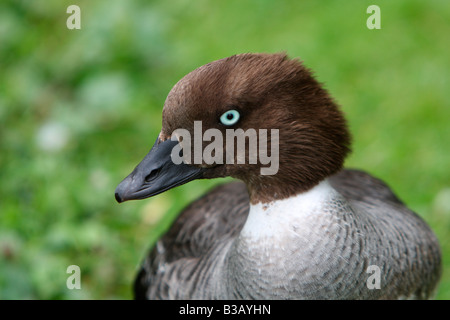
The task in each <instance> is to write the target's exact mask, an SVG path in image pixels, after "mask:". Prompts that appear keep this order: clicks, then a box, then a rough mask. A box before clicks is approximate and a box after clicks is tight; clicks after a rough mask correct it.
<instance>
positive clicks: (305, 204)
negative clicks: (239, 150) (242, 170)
mask: <svg viewBox="0 0 450 320" xmlns="http://www.w3.org/2000/svg"><path fill="white" fill-rule="evenodd" d="M336 196H338V193H337V191H336V190H335V189H333V187H331V185H330V184H329V182H328V180H324V181H322V182H320V183H319V184H318V185H317V186H315V187H314V188H312V189H311V190H308V191H306V192H304V193H301V194H298V195H296V196H293V197H290V198H287V199H283V200H277V201H273V202H271V203H268V204H261V203H258V204H256V205H251V206H250V211H249V215H248V218H247V221H246V223H245V225H244V228H243V229H242V231H241V237H244V238H247V239H249V240H250V239H251V240H253V241H258V240H269V239H274V238H279V237H281V236H283V235H285V234H286V232H288V231H289V230H292V229H293V228H294V229H302V228H308V227H309V226H308V224H307V223H306V222H307V221H309V220H311V219H308V218H311V215H319V214H320V213H322V211H323V210H322V209H323V206H324V205H325V203H326V202H328V201H329V200H331V199H332V198H334V197H336ZM305 223H306V224H305ZM299 231H301V230H299Z"/></svg>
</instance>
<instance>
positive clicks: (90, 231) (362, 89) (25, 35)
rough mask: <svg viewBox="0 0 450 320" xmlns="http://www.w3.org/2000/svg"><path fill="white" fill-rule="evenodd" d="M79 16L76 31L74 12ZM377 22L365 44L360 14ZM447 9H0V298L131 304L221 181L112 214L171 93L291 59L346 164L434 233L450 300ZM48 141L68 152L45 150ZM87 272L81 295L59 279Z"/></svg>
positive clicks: (39, 0) (10, 5) (202, 0)
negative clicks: (345, 138) (154, 253)
mask: <svg viewBox="0 0 450 320" xmlns="http://www.w3.org/2000/svg"><path fill="white" fill-rule="evenodd" d="M71 4H77V5H79V6H80V8H81V19H82V21H81V26H82V29H81V30H68V29H67V28H66V19H67V18H68V16H69V15H68V14H67V13H66V8H67V7H68V6H69V5H71ZM370 4H377V5H379V6H380V8H381V27H382V28H381V29H380V30H369V29H368V28H367V27H366V20H367V18H368V17H369V15H368V14H367V13H366V9H367V7H368V6H369V5H370ZM449 35H450V3H449V2H448V1H446V0H442V1H437V0H428V1H422V0H396V1H388V0H377V1H356V0H353V1H336V0H334V1H268V0H250V1H242V0H229V1H206V0H197V1H188V0H172V1H147V0H141V1H137V0H134V1H131V0H119V1H106V0H97V1H87V0H70V1H66V0H64V1H62V0H34V1H19V0H14V1H13V0H11V1H9V0H7V1H2V2H1V3H0V299H128V298H131V283H132V281H133V278H134V275H135V272H136V270H137V267H138V265H139V263H140V261H141V259H142V258H143V257H144V255H145V253H146V251H147V250H148V248H149V247H150V245H151V243H152V242H153V241H155V239H157V237H158V236H159V234H160V233H161V232H162V231H163V230H165V229H166V228H167V227H168V226H169V225H170V222H171V221H172V219H173V218H174V217H175V216H176V214H177V212H178V211H179V210H180V209H181V208H183V207H184V206H185V205H186V204H187V203H188V202H189V201H191V200H192V199H194V198H195V197H197V196H199V195H201V194H202V193H203V192H205V191H206V190H207V189H208V188H210V187H211V186H212V185H213V184H216V183H220V182H223V180H217V181H194V182H191V183H189V184H188V185H185V186H182V187H179V188H177V189H174V190H171V191H169V192H167V193H164V194H161V195H159V196H157V197H155V198H152V199H148V200H145V201H135V202H128V203H125V204H121V205H118V204H117V203H116V202H115V200H114V189H115V187H116V185H117V184H118V183H119V182H120V181H121V180H122V179H123V178H124V177H125V176H126V175H127V174H128V173H129V172H130V171H131V170H132V169H133V168H134V166H135V165H136V164H137V163H138V162H139V161H140V160H141V158H142V157H143V156H144V155H145V154H146V153H147V151H148V150H149V149H150V147H151V146H152V144H153V142H154V140H155V138H156V136H157V134H158V133H159V131H160V126H161V109H162V105H163V103H164V100H165V97H166V96H167V93H168V92H169V90H170V89H171V87H172V86H173V85H174V84H175V83H176V82H177V81H178V80H179V79H180V78H181V77H182V76H183V75H185V74H186V73H188V72H189V71H191V70H193V69H194V68H196V67H198V66H200V65H203V64H205V63H207V62H210V61H212V60H216V59H220V58H223V57H227V56H230V55H233V54H236V53H243V52H279V51H286V52H287V53H288V54H289V56H291V57H300V58H301V59H302V60H303V61H305V64H306V65H307V66H308V67H310V68H312V69H313V70H315V72H316V75H317V77H318V79H319V80H320V81H321V82H323V83H324V84H325V86H326V87H327V88H328V89H329V90H330V92H331V94H332V95H333V96H334V97H335V98H336V100H337V101H338V102H339V104H340V105H341V106H342V109H343V110H344V112H345V113H346V116H347V118H348V121H349V125H350V128H351V131H352V133H353V140H354V144H353V153H352V155H351V156H350V157H349V159H348V160H347V163H346V165H347V166H349V167H356V168H361V169H364V170H367V171H369V172H371V173H372V174H374V175H376V176H378V177H380V178H382V179H383V180H385V181H387V182H388V184H389V185H390V186H391V187H392V188H393V189H394V190H395V191H396V192H397V193H398V195H399V196H400V197H401V198H402V199H403V200H404V201H405V202H406V203H408V205H409V206H410V207H411V208H412V209H413V210H415V211H416V212H418V213H419V214H420V215H421V216H422V217H423V218H424V219H425V220H426V221H427V222H428V223H429V224H430V225H431V227H432V228H433V229H434V230H435V232H436V234H437V235H438V237H439V239H440V242H441V245H442V251H443V257H444V266H443V276H442V281H441V284H440V287H439V290H438V293H437V298H438V299H450V242H449V240H450V169H449V164H450V152H449V148H450V121H449V120H450V105H449V104H450V98H449V94H450V90H449V89H450V81H449V71H450V58H449V55H450V54H449V49H450V38H449ZM45 128H57V130H56V135H57V137H59V138H61V139H62V140H61V141H62V142H61V145H60V146H59V147H54V148H50V147H49V146H48V143H49V142H48V138H47V140H46V139H44V138H42V133H43V132H45ZM72 264H75V265H78V266H80V268H81V290H68V289H67V287H66V279H67V277H68V276H69V275H68V274H67V273H66V269H67V267H68V266H69V265H72Z"/></svg>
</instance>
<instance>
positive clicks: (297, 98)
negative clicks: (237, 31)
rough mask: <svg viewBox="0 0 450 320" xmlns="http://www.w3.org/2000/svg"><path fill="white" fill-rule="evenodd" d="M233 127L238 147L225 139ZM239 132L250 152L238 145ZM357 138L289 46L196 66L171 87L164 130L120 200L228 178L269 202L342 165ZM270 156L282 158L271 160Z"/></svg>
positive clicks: (118, 192) (121, 190) (127, 181)
mask: <svg viewBox="0 0 450 320" xmlns="http://www.w3.org/2000/svg"><path fill="white" fill-rule="evenodd" d="M230 132H234V133H235V137H236V140H234V141H236V143H235V144H234V145H233V144H232V143H230V144H229V145H227V143H228V141H229V140H228V139H227V138H229V137H231V134H230ZM236 133H238V134H236ZM239 133H240V134H241V135H240V137H238V136H239ZM264 133H265V135H264ZM227 134H229V135H228V136H227ZM253 134H256V138H254V137H253V136H252V135H253ZM221 137H222V138H221ZM241 138H243V140H241V142H244V143H243V144H242V145H243V146H244V150H238V149H239V144H238V143H237V142H238V140H239V139H241ZM253 138H254V139H253ZM233 139H234V138H233ZM220 140H222V141H220ZM213 145H214V146H213ZM242 145H241V146H242ZM349 145H350V136H349V133H348V130H347V126H346V122H345V119H344V117H343V115H342V113H341V111H340V110H339V108H338V107H337V105H336V104H335V102H334V101H333V99H332V98H331V97H330V96H329V94H328V93H327V91H326V90H325V89H323V88H322V86H321V85H320V84H319V83H318V82H317V81H316V80H315V79H314V77H313V76H312V74H311V72H310V71H309V70H308V69H307V68H305V67H304V66H303V65H302V63H301V62H300V61H298V60H295V59H292V60H291V59H289V58H288V57H287V56H286V55H285V54H240V55H235V56H232V57H229V58H225V59H221V60H217V61H214V62H211V63H209V64H206V65H204V66H202V67H200V68H198V69H196V70H194V71H192V72H191V73H189V74H188V75H186V76H185V77H184V78H182V79H181V80H180V81H179V82H178V83H177V84H176V85H175V86H174V87H173V89H172V90H171V91H170V93H169V95H168V97H167V99H166V102H165V104H164V108H163V120H162V130H161V133H160V134H159V136H158V138H157V139H156V142H155V144H154V146H153V148H152V149H151V150H150V152H149V153H148V154H147V155H146V156H145V158H144V159H143V160H142V162H141V163H140V164H139V165H138V166H137V167H136V168H135V169H134V171H133V172H132V173H131V174H130V175H129V176H128V177H126V178H125V179H124V180H123V181H122V182H121V183H120V184H119V186H118V187H117V189H116V199H117V201H118V202H123V201H126V200H132V199H143V198H147V197H151V196H154V195H156V194H158V193H161V192H164V191H166V190H168V189H171V188H173V187H176V186H179V185H181V184H184V183H186V182H188V181H191V180H194V179H199V178H207V179H212V178H218V177H227V176H230V177H234V178H237V179H240V180H242V181H244V182H245V183H246V185H247V188H248V191H249V194H250V201H251V203H253V204H255V203H258V202H262V203H268V202H270V201H274V200H278V199H284V198H287V197H290V196H292V195H295V194H298V193H301V192H304V191H306V190H308V189H310V188H312V187H314V186H315V185H317V184H318V183H319V182H320V181H322V180H323V179H325V178H327V177H328V176H330V175H332V174H334V173H336V172H337V171H339V170H340V169H341V168H342V166H343V162H344V159H345V157H346V155H347V154H348V152H349V150H350V148H349ZM230 146H231V147H230ZM262 149H264V150H262ZM180 151H182V152H181V153H180ZM242 151H243V152H242ZM206 154H207V155H210V157H201V155H206ZM198 155H200V157H196V156H198ZM258 155H259V156H260V157H258ZM269 155H270V156H269ZM181 156H182V157H183V159H184V161H181V163H180V161H179V160H176V159H178V158H180V157H181ZM263 156H265V158H264V157H263ZM267 157H270V158H269V159H271V160H272V161H273V162H274V163H275V164H276V165H273V164H274V163H271V164H270V165H268V163H267ZM211 159H212V160H214V161H211ZM264 159H266V160H265V161H264ZM269 166H271V168H268V167H269ZM264 169H266V172H265V171H264ZM269 169H275V170H269Z"/></svg>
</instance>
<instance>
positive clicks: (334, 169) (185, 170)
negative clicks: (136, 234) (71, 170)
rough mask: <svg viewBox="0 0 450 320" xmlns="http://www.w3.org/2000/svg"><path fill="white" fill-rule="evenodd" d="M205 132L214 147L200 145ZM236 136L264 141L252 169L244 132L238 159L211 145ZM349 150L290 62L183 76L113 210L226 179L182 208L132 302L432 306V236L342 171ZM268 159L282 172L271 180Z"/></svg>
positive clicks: (328, 103) (328, 105) (267, 57)
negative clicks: (412, 302) (427, 302)
mask: <svg viewBox="0 0 450 320" xmlns="http://www.w3.org/2000/svg"><path fill="white" fill-rule="evenodd" d="M198 123H200V124H201V129H200V130H199V129H198ZM208 130H214V131H212V132H213V133H214V134H210V135H209V136H208V137H209V139H208V137H206V138H205V136H203V137H200V138H198V135H199V134H200V136H202V134H203V135H204V134H205V133H206V132H207V131H208ZM230 130H232V131H233V130H234V132H237V131H239V130H240V132H241V133H242V132H243V133H244V134H246V133H249V132H253V133H255V132H256V133H258V132H259V133H261V132H265V133H267V135H266V137H265V139H263V137H262V136H257V137H256V142H261V144H262V142H264V143H265V146H266V149H264V148H263V146H261V145H260V146H259V147H260V149H259V151H261V150H263V152H262V153H260V155H261V157H259V158H258V157H257V159H256V161H255V160H254V159H253V161H250V160H251V155H252V154H254V153H255V152H258V149H254V148H250V142H251V141H250V140H251V139H250V135H249V134H248V135H247V136H244V138H243V140H242V141H244V142H246V144H244V152H243V153H242V152H238V151H237V150H236V149H238V148H237V147H232V148H227V147H226V146H225V143H223V144H220V143H217V144H214V148H212V147H211V144H212V141H213V139H212V137H214V138H215V139H219V135H220V134H222V135H223V137H227V136H226V135H227V133H228V131H230ZM250 130H253V131H250ZM264 130H265V131H264ZM183 132H184V133H188V134H190V137H189V135H183V134H181V133H183ZM269 132H272V133H274V132H275V133H276V134H270V135H269V134H268V133H269ZM196 134H197V137H196ZM202 138H203V139H202ZM236 140H237V138H236ZM195 142H197V146H195ZM241 146H242V145H241ZM275 147H276V148H275ZM195 148H197V149H199V150H200V154H201V152H202V151H205V152H204V154H207V153H206V148H209V149H208V150H209V151H211V149H214V152H211V155H212V158H214V159H215V160H216V161H209V160H211V159H207V158H203V159H200V160H199V159H196V160H197V161H196V160H192V158H193V157H192V156H193V154H194V153H195V152H196V150H194V149H195ZM264 150H265V151H264ZM233 151H236V152H233ZM241 151H242V150H241ZM350 151H351V136H350V133H349V130H348V126H347V122H346V120H345V117H344V114H343V112H342V111H341V109H340V106H339V105H338V104H337V102H335V100H334V99H333V98H332V97H331V96H330V94H329V93H328V91H327V90H326V89H325V88H324V87H323V85H322V84H321V83H319V82H318V81H317V80H316V79H315V76H314V74H313V72H312V71H311V70H310V69H308V68H307V67H306V66H305V65H304V63H303V62H302V61H301V60H300V59H298V58H292V59H291V58H289V57H288V56H287V54H286V53H243V54H237V55H233V56H231V57H227V58H223V59H220V60H216V61H213V62H210V63H208V64H206V65H203V66H201V67H199V68H197V69H195V70H193V71H192V72H190V73H188V74H187V75H186V76H184V77H183V78H182V79H181V80H180V81H179V82H177V83H176V84H175V86H174V87H173V88H172V90H171V91H170V92H169V94H168V96H167V98H166V101H165V103H164V106H163V110H162V128H161V131H160V134H159V135H158V137H157V139H156V141H155V143H154V145H153V147H152V148H151V150H150V152H148V154H147V155H146V156H145V157H144V159H143V160H142V161H141V162H140V163H139V164H138V165H137V166H136V168H135V169H134V170H133V171H132V172H131V174H129V175H128V176H127V177H126V178H125V179H124V180H123V181H122V182H121V183H120V184H119V185H118V186H117V188H116V190H115V198H116V200H117V201H118V202H119V203H122V202H124V201H128V200H137V199H145V198H149V197H153V196H156V195H158V194H160V193H162V192H165V191H167V190H169V189H172V188H175V187H177V186H180V185H182V184H185V183H188V182H190V181H192V180H196V179H216V178H224V177H231V178H233V179H232V180H233V181H230V182H226V183H222V184H219V185H218V186H216V187H214V188H213V189H212V190H210V191H209V192H207V193H206V194H205V195H203V196H201V197H200V198H198V199H197V200H195V201H193V202H192V203H190V204H189V205H188V206H187V207H186V208H185V209H184V210H182V212H181V213H180V214H179V216H178V217H177V218H176V219H175V221H174V222H173V224H172V225H171V227H170V228H169V229H168V231H167V232H166V233H165V234H164V235H163V236H162V237H161V238H160V239H159V240H158V241H157V242H156V243H155V244H154V246H153V247H152V248H151V250H150V251H149V254H148V255H147V256H146V257H145V259H143V262H142V264H141V267H140V269H139V271H138V272H137V276H136V279H135V282H134V286H133V290H134V297H135V299H156V300H159V299H187V300H190V299H205V300H206V299H243V300H250V299H275V300H278V299H279V300H291V299H302V300H303V299H304V300H317V299H321V300H322V299H327V300H341V299H342V300H343V299H351V300H354V299H355V300H356V299H431V298H433V297H434V295H435V293H436V290H437V286H438V282H439V279H440V275H441V250H440V245H439V241H438V239H437V237H436V235H435V234H434V233H433V231H432V230H431V229H430V227H429V226H428V225H427V223H426V222H425V221H424V220H423V219H422V218H421V217H420V216H419V215H418V214H416V213H414V212H413V211H411V210H410V209H409V208H408V207H407V206H406V205H405V204H404V203H403V202H402V201H401V200H400V199H399V197H397V195H396V194H395V193H394V192H393V191H392V190H391V189H390V188H389V186H388V185H387V184H386V183H385V182H383V181H382V180H380V179H378V178H376V177H374V176H372V175H370V174H369V173H367V172H365V171H362V170H358V169H348V168H344V161H345V158H346V157H347V155H348V154H349V153H350ZM264 152H265V153H264ZM269 153H273V154H274V155H276V157H273V158H272V160H273V163H272V164H276V166H275V165H273V167H275V169H276V170H272V171H271V172H269V173H268V174H267V172H266V173H264V171H263V169H267V168H268V167H269V165H268V163H267V161H263V160H264V158H263V157H262V155H265V156H266V158H267V156H268V155H269ZM230 154H231V156H230ZM216 155H217V157H216ZM177 156H178V157H182V159H183V161H181V162H180V161H175V160H174V159H177ZM188 156H189V157H188ZM275 158H276V161H275ZM220 160H222V161H220ZM225 160H226V161H225ZM269 171H270V170H269Z"/></svg>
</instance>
